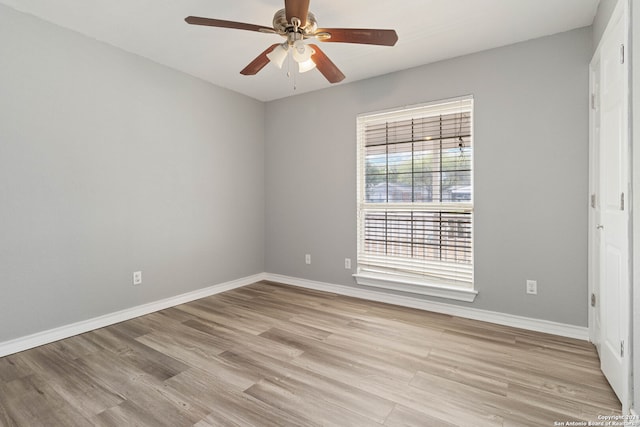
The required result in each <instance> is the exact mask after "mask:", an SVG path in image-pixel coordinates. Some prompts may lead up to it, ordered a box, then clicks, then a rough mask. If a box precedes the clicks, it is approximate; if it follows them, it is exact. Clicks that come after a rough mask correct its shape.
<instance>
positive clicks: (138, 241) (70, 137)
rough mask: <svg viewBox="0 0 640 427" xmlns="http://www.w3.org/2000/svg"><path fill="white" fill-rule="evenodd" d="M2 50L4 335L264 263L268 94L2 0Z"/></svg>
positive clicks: (254, 269) (0, 292) (0, 273)
mask: <svg viewBox="0 0 640 427" xmlns="http://www.w3.org/2000/svg"><path fill="white" fill-rule="evenodd" d="M0 58H1V59H0V342H2V341H5V340H8V339H12V338H16V337H20V336H24V335H27V334H30V333H33V332H37V331H42V330H47V329H50V328H53V327H56V326H60V325H65V324H69V323H72V322H76V321H80V320H84V319H88V318H92V317H95V316H98V315H102V314H105V313H111V312H114V311H118V310H121V309H125V308H128V307H132V306H136V305H139V304H142V303H145V302H150V301H155V300H158V299H161V298H165V297H170V296H174V295H178V294H181V293H184V292H188V291H191V290H195V289H198V288H203V287H206V286H210V285H214V284H217V283H221V282H224V281H228V280H232V279H238V278H241V277H245V276H249V275H252V274H255V273H259V272H262V271H264V253H263V250H264V184H263V178H264V136H263V135H264V134H263V130H264V104H262V103H260V102H258V101H255V100H252V99H250V98H247V97H244V96H242V95H238V94H236V93H233V92H230V91H227V90H223V89H221V88H217V87H214V86H212V85H210V84H207V83H205V82H203V81H200V80H197V79H195V78H191V77H189V76H187V75H184V74H181V73H178V72H176V71H173V70H170V69H168V68H165V67H163V66H160V65H158V64H155V63H152V62H150V61H148V60H145V59H143V58H140V57H137V56H134V55H131V54H128V53H125V52H123V51H121V50H118V49H115V48H113V47H111V46H108V45H106V44H102V43H99V42H96V41H94V40H91V39H89V38H86V37H83V36H81V35H78V34H76V33H73V32H70V31H67V30H64V29H61V28H59V27H56V26H53V25H50V24H47V23H45V22H43V21H40V20H37V19H35V18H33V17H30V16H28V15H24V14H20V13H17V12H15V11H13V10H12V9H9V8H6V7H4V6H0ZM134 270H142V271H143V279H144V282H143V284H142V285H141V286H138V287H134V286H132V283H131V281H132V278H131V275H132V272H133V271H134Z"/></svg>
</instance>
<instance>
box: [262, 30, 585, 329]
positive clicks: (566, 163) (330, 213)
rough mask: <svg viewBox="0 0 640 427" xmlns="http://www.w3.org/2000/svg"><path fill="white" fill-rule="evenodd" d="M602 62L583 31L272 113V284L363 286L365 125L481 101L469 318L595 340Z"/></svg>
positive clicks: (295, 102) (318, 95)
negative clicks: (596, 93) (361, 122)
mask: <svg viewBox="0 0 640 427" xmlns="http://www.w3.org/2000/svg"><path fill="white" fill-rule="evenodd" d="M591 52H592V33H591V30H590V28H583V29H578V30H574V31H571V32H567V33H563V34H558V35H555V36H550V37H546V38H542V39H536V40H533V41H528V42H524V43H520V44H516V45H511V46H507V47H503V48H498V49H494V50H489V51H485V52H481V53H478V54H474V55H469V56H464V57H461V58H457V59H453V60H449V61H444V62H440V63H436V64H432V65H427V66H422V67H418V68H415V69H410V70H406V71H402V72H398V73H394V74H389V75H386V76H382V77H378V78H374V79H370V80H366V81H361V82H356V83H352V84H346V85H342V86H337V87H334V88H331V89H329V90H324V91H320V92H315V93H311V94H304V95H299V96H296V97H292V98H287V99H283V100H278V101H273V102H270V103H268V104H267V110H266V134H265V135H266V136H265V137H266V142H265V143H266V151H265V154H266V166H265V167H266V200H267V205H266V251H265V257H266V258H265V259H266V269H267V271H268V272H270V273H276V274H283V275H288V276H293V277H298V278H304V279H309V280H317V281H323V282H328V283H335V284H342V285H350V286H356V285H355V283H354V280H353V278H352V276H351V274H352V273H353V271H348V270H345V269H344V258H345V257H350V258H352V259H353V261H354V266H355V259H356V174H355V165H356V127H355V125H356V115H357V114H358V113H363V112H369V111H376V110H382V109H388V108H392V107H399V106H403V105H411V104H417V103H422V102H426V101H433V100H438V99H443V98H450V97H455V96H460V95H466V94H472V95H473V96H474V99H475V150H476V151H475V156H476V157H475V201H476V203H475V288H476V289H477V290H478V291H479V295H478V297H477V298H476V301H475V302H474V303H473V304H470V306H472V307H475V308H480V309H486V310H492V311H497V312H503V313H511V314H516V315H521V316H527V317H532V318H538V319H546V320H550V321H557V322H563V323H567V324H573V325H579V326H586V325H587V234H586V232H585V230H586V227H587V209H586V206H587V191H588V188H587V183H588V179H587V177H588V174H587V173H588V170H587V169H588V163H587V158H588V95H587V93H588V64H589V60H590V57H591ZM338 65H339V64H338ZM305 253H310V254H311V257H312V264H311V265H305V263H304V254H305ZM526 279H536V280H538V295H537V296H527V295H526V294H525V281H526ZM445 302H450V301H448V300H445ZM459 304H467V303H459Z"/></svg>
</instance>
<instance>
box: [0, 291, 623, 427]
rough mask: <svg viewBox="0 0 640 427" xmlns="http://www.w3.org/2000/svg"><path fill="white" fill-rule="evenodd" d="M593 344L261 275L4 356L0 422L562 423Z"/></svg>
mask: <svg viewBox="0 0 640 427" xmlns="http://www.w3.org/2000/svg"><path fill="white" fill-rule="evenodd" d="M598 366H599V361H598V357H597V355H596V352H595V350H594V348H593V346H592V345H591V344H589V343H587V342H583V341H579V340H572V339H567V338H561V337H556V336H552V335H545V334H540V333H535V332H529V331H524V330H519V329H513V328H509V327H504V326H498V325H493V324H488V323H482V322H477V321H472V320H466V319H461V318H456V317H452V316H447V315H442V314H435V313H429V312H424V311H419V310H413V309H408V308H402V307H396V306H391V305H386V304H381V303H376V302H371V301H363V300H358V299H355V298H348V297H343V296H338V295H334V294H329V293H324V292H316V291H309V290H304V289H299V288H294V287H288V286H284V285H279V284H274V283H267V282H261V283H256V284H254V285H251V286H248V287H244V288H241V289H237V290H233V291H229V292H225V293H223V294H219V295H215V296H212V297H208V298H204V299H201V300H198V301H194V302H192V303H189V304H184V305H181V306H177V307H174V308H170V309H168V310H163V311H160V312H157V313H153V314H150V315H147V316H143V317H139V318H137V319H133V320H130V321H127V322H123V323H120V324H117V325H113V326H110V327H107V328H103V329H99V330H95V331H92V332H89V333H86V334H82V335H78V336H75V337H72V338H69V339H65V340H62V341H58V342H55V343H52V344H48V345H45V346H42V347H39V348H35V349H32V350H28V351H25V352H22V353H17V354H14V355H11V356H7V357H4V358H0V425H1V426H30V427H31V426H65V427H66V426H91V425H97V426H118V427H120V426H130V425H136V426H171V427H176V426H191V425H195V426H201V427H204V426H289V425H291V426H321V425H327V426H376V425H384V426H438V427H446V426H473V427H478V426H536V427H540V426H553V425H554V422H556V421H558V422H566V421H580V420H584V421H597V420H598V418H597V417H598V415H610V414H619V413H620V409H621V408H620V404H619V402H618V401H617V399H616V397H615V395H614V394H613V392H612V391H611V388H610V387H609V385H608V383H607V381H606V380H605V378H604V377H603V376H602V374H601V373H600V370H599V369H598Z"/></svg>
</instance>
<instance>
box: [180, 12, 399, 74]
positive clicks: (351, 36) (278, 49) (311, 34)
mask: <svg viewBox="0 0 640 427" xmlns="http://www.w3.org/2000/svg"><path fill="white" fill-rule="evenodd" d="M309 1H310V0H285V2H284V9H281V10H279V11H277V12H276V13H275V15H274V16H273V28H270V27H264V26H261V25H254V24H247V23H244V22H234V21H224V20H221V19H211V18H201V17H198V16H188V17H187V18H185V21H186V22H187V23H188V24H192V25H204V26H209V27H218V28H233V29H237V30H246V31H257V32H261V33H267V34H278V35H280V36H282V37H284V38H285V39H286V41H285V42H284V43H276V44H274V45H271V46H269V47H268V48H267V49H266V50H265V51H264V52H262V53H261V54H260V55H258V56H257V57H256V58H255V59H254V60H253V61H252V62H251V63H249V65H247V66H246V67H245V68H244V69H243V70H242V71H240V74H243V75H254V74H257V73H258V72H259V71H260V70H262V69H263V68H264V67H265V66H266V65H267V64H268V63H269V62H273V63H275V65H276V66H277V67H278V68H282V64H283V63H284V60H285V59H286V58H287V56H288V54H289V51H291V52H292V55H291V56H292V57H293V60H294V61H295V62H296V63H298V71H299V72H300V73H305V72H307V71H309V70H312V69H314V68H318V71H320V73H321V74H322V75H323V76H324V77H325V78H326V79H327V80H328V81H329V82H330V83H338V82H340V81H342V80H344V78H345V76H344V74H342V72H341V71H340V69H338V67H337V66H336V65H335V64H334V63H333V62H331V60H330V59H329V58H328V57H327V55H325V54H324V52H323V51H322V50H321V49H320V48H319V47H318V46H317V45H315V44H309V43H306V42H305V41H306V40H308V39H314V40H317V41H319V42H325V43H326V42H333V43H358V44H371V45H378V46H394V45H395V44H396V42H397V41H398V35H397V34H396V32H395V31H394V30H374V29H357V28H320V29H319V28H318V25H317V22H316V17H315V15H314V14H313V13H311V12H310V11H309Z"/></svg>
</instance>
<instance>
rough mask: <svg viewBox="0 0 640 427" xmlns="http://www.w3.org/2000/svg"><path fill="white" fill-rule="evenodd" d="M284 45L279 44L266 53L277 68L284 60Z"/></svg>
mask: <svg viewBox="0 0 640 427" xmlns="http://www.w3.org/2000/svg"><path fill="white" fill-rule="evenodd" d="M285 46H286V45H284V44H281V45H279V46H277V47H276V48H275V49H273V50H272V51H271V52H269V53H267V58H269V61H271V62H273V63H274V64H276V65H277V66H278V68H282V64H283V63H284V60H285V59H286V58H287V53H288V52H287V47H285Z"/></svg>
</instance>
